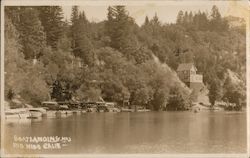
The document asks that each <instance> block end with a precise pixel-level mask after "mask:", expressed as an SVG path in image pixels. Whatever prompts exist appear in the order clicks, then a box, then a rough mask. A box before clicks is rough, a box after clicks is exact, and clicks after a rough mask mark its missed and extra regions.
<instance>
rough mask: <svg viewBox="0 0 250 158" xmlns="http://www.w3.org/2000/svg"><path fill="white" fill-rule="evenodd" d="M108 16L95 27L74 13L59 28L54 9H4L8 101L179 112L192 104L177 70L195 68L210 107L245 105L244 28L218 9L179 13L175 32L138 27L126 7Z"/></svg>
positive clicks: (152, 24) (153, 23)
mask: <svg viewBox="0 0 250 158" xmlns="http://www.w3.org/2000/svg"><path fill="white" fill-rule="evenodd" d="M107 9H108V14H107V20H105V21H102V22H98V23H96V22H90V21H89V20H88V19H87V17H86V16H85V13H84V11H79V8H78V7H77V6H73V7H72V15H71V19H70V21H65V20H63V12H62V8H61V7H59V6H44V7H6V8H5V97H6V100H12V99H13V98H16V97H19V98H21V99H22V100H23V101H24V102H26V103H29V104H32V105H34V106H39V105H40V103H41V102H42V101H45V100H49V99H52V100H56V101H65V100H78V101H87V100H89V101H97V100H99V99H100V98H103V99H104V100H105V101H115V102H117V103H119V104H123V102H130V104H136V105H143V106H147V107H149V108H152V109H154V110H159V109H161V108H163V107H165V106H166V105H169V104H170V103H174V106H176V108H178V109H184V107H185V106H188V104H189V103H190V101H191V100H190V99H191V98H192V96H191V93H190V90H189V89H188V88H187V87H185V86H184V84H183V83H182V82H181V81H180V80H179V78H178V77H177V75H176V73H175V70H176V69H177V66H178V64H180V63H183V62H194V63H195V65H196V67H197V68H198V70H199V72H200V73H202V74H203V76H204V79H203V82H204V83H205V85H206V86H207V87H208V89H209V90H210V93H209V98H210V102H211V103H212V104H213V103H214V101H215V100H223V101H229V102H232V103H236V104H240V103H244V102H245V98H246V96H245V93H246V91H245V90H246V87H245V85H246V84H245V83H246V79H245V78H246V76H245V74H246V72H245V71H246V56H245V54H246V47H245V45H246V43H245V41H246V40H245V28H244V24H243V25H242V26H237V27H232V26H231V25H229V24H230V18H226V17H221V15H220V13H219V10H218V8H217V7H216V6H214V7H213V8H212V10H211V13H209V14H207V13H205V12H195V13H194V12H186V11H180V12H179V13H178V15H177V18H176V23H174V24H166V23H162V22H161V21H160V20H159V19H158V17H157V13H156V14H155V16H154V17H153V18H152V19H149V18H148V17H145V22H144V24H143V25H142V26H138V25H137V24H136V22H135V20H134V19H133V18H132V17H130V16H129V13H128V12H127V11H126V7H125V6H110V7H108V8H107ZM166 16H167V15H166ZM158 60H159V61H158ZM230 73H231V74H233V75H234V76H237V78H238V79H239V80H240V81H239V82H238V83H237V84H235V82H234V81H233V78H232V77H231V76H232V75H230ZM173 96H174V97H173ZM176 96H178V97H176Z"/></svg>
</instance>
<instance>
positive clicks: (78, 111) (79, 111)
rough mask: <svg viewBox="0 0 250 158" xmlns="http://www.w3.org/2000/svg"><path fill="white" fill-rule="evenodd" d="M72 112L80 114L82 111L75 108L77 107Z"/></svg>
mask: <svg viewBox="0 0 250 158" xmlns="http://www.w3.org/2000/svg"><path fill="white" fill-rule="evenodd" d="M72 112H73V114H76V115H80V114H81V113H82V111H81V110H77V109H76V110H73V111H72Z"/></svg>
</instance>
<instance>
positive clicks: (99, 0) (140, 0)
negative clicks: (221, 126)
mask: <svg viewBox="0 0 250 158" xmlns="http://www.w3.org/2000/svg"><path fill="white" fill-rule="evenodd" d="M206 2H207V0H206V1H198V0H196V1H189V0H187V1H168V0H165V1H164V0H148V1H145V0H137V1H133V0H126V1H118V0H109V1H108V0H107V1H105V0H92V1H90V0H86V1H85V0H83V1H81V0H72V1H70V0H54V1H53V0H33V1H32V0H3V1H2V2H1V93H0V94H1V96H0V99H1V105H2V106H1V147H4V134H3V133H4V124H3V121H4V6H41V5H50V4H53V5H60V6H72V5H87V6H90V5H94V6H103V5H119V4H120V5H121V4H123V5H137V6H142V5H155V6H162V5H173V6H175V5H189V6H192V5H194V3H195V4H198V5H203V4H205V3H206ZM209 2H211V3H213V2H214V1H209ZM216 2H218V1H216ZM228 2H230V1H228ZM241 2H242V1H241ZM243 2H246V3H247V2H248V3H249V1H243ZM249 17H250V10H249V15H248V17H247V19H246V20H247V22H246V24H247V26H246V29H247V31H246V64H247V67H246V69H247V70H246V71H247V72H246V77H247V121H246V122H247V139H248V140H247V153H245V154H92V155H91V154H78V155H75V154H67V155H65V154H64V155H62V154H36V155H30V154H25V155H23V154H22V155H18V154H5V153H4V149H3V148H1V157H3V156H4V157H22V156H23V157H34V156H35V157H60V158H61V157H122V158H125V157H156V158H158V157H172V158H177V157H186V158H192V157H206V158H209V157H218V158H221V157H225V158H227V157H228V158H229V157H230V158H231V157H235V158H238V157H239V158H242V157H248V156H250V139H249V138H250V125H249V123H250V122H249V118H250V116H249V114H250V108H248V105H249V97H250V87H249V86H250V80H249V79H248V78H249V77H250V70H249V68H250V63H249V60H250V54H249V53H250V52H249V51H250V21H249V20H250V19H249ZM248 76H249V77H248Z"/></svg>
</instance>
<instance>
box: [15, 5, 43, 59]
mask: <svg viewBox="0 0 250 158" xmlns="http://www.w3.org/2000/svg"><path fill="white" fill-rule="evenodd" d="M19 31H20V39H21V44H22V46H23V47H22V51H23V53H24V55H25V59H36V58H39V57H40V56H41V55H42V50H43V49H44V48H45V46H46V36H45V33H44V28H43V26H42V25H41V21H40V20H39V17H38V12H37V10H35V9H34V8H32V7H25V8H24V11H23V12H22V14H21V15H20V27H19Z"/></svg>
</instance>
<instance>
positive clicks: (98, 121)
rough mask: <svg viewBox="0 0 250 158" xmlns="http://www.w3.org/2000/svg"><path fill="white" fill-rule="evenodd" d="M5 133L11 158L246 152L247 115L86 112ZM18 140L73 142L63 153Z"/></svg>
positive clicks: (18, 124) (8, 125)
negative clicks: (18, 156)
mask: <svg viewBox="0 0 250 158" xmlns="http://www.w3.org/2000/svg"><path fill="white" fill-rule="evenodd" d="M4 131H5V133H4V135H5V137H4V141H5V152H6V153H9V154H14V153H47V154H59V153H60V154H66V153H67V154H88V153H96V154H99V153H102V154H103V153H110V154H113V153H115V154H119V153H129V154H130V153H167V154H176V153H245V152H246V148H247V145H246V144H247V136H246V131H247V130H246V113H245V112H200V113H192V112H145V113H86V114H81V115H71V116H69V117H65V118H42V119H40V120H27V121H7V122H5V129H4ZM14 136H16V137H25V136H58V137H68V138H70V139H71V141H70V142H68V143H66V146H63V147H61V149H53V150H52V149H40V150H37V149H36V150H34V149H19V147H16V146H15V147H13V142H14ZM14 143H15V142H14Z"/></svg>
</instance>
